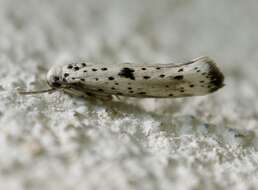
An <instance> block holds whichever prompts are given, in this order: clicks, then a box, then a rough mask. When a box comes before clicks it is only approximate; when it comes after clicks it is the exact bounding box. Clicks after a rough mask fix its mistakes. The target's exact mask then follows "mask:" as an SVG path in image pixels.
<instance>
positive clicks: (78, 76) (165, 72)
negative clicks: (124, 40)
mask: <svg viewBox="0 0 258 190" xmlns="http://www.w3.org/2000/svg"><path fill="white" fill-rule="evenodd" d="M47 83H48V85H49V86H50V89H47V90H41V91H31V92H20V93H21V94H36V93H44V92H53V91H56V90H62V91H64V92H65V93H68V94H72V95H76V96H81V97H86V98H87V97H95V98H100V99H112V97H113V96H125V97H137V98H179V97H188V96H202V95H206V94H209V93H212V92H215V91H217V90H218V89H220V88H222V87H223V86H224V76H223V74H222V72H221V71H220V70H219V68H218V67H217V66H216V64H215V62H214V61H212V60H211V59H210V58H208V57H200V58H197V59H194V60H192V61H189V62H186V63H181V64H172V63H169V64H132V63H124V64H111V65H104V64H94V63H85V62H82V63H74V64H68V65H62V66H54V67H52V68H51V69H50V70H49V72H48V74H47Z"/></svg>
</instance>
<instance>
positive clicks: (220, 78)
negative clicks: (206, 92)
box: [203, 57, 225, 92]
mask: <svg viewBox="0 0 258 190" xmlns="http://www.w3.org/2000/svg"><path fill="white" fill-rule="evenodd" d="M203 58H204V59H205V62H206V63H207V64H209V66H210V71H209V73H208V77H209V79H210V82H209V84H210V86H211V89H210V92H215V91H217V90H219V89H220V88H222V87H224V86H225V83H224V81H225V77H224V75H223V73H222V72H221V71H220V70H219V68H218V67H217V65H216V63H215V62H214V61H213V60H211V59H210V58H208V57H203Z"/></svg>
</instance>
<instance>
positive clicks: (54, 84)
mask: <svg viewBox="0 0 258 190" xmlns="http://www.w3.org/2000/svg"><path fill="white" fill-rule="evenodd" d="M51 85H52V86H53V87H56V88H59V87H60V86H61V84H60V83H58V82H53V83H52V84H51Z"/></svg>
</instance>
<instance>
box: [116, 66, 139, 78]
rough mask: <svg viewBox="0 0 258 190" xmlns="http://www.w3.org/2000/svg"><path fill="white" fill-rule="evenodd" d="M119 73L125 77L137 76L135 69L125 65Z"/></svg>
mask: <svg viewBox="0 0 258 190" xmlns="http://www.w3.org/2000/svg"><path fill="white" fill-rule="evenodd" d="M118 75H119V76H120V77H124V78H129V79H131V80H135V76H134V69H131V68H128V67H125V68H123V69H121V71H120V72H119V73H118Z"/></svg>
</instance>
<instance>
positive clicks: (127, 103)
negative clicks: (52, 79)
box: [0, 0, 258, 190]
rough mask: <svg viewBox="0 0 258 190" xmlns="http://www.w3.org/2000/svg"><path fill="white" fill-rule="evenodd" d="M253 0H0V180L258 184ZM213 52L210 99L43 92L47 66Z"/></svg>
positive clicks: (147, 185)
mask: <svg viewBox="0 0 258 190" xmlns="http://www.w3.org/2000/svg"><path fill="white" fill-rule="evenodd" d="M257 7H258V1H256V0H249V1H243V0H227V1H224V0H217V1H214V0H200V1H182V0H161V1H154V0H153V1H150V0H142V1H138V0H130V1H129V0H128V1H122V0H117V1H115V0H110V1H94V0H92V1H84V0H77V1H70V0H44V1H42V0H1V1H0V66H1V69H0V81H1V82H0V189H8V190H9V189H11V190H12V189H14V190H17V189H26V190H27V189H50V190H51V189H64V190H66V189H101V190H103V189H105V190H109V189H117V190H121V189H155V190H156V189H162V190H167V189H172V188H173V187H177V188H178V189H228V188H233V189H251V188H254V189H255V188H257V187H258V180H257V178H258V173H257V169H258V168H257V165H258V152H257V148H258V141H257V135H256V134H257V132H258V130H257V127H258V123H257V118H258V102H257V97H258V82H257V81H258V80H257V69H258V68H257V61H258V54H257V52H258V45H257V44H258V37H257V31H258V25H257V23H258V12H257ZM201 55H208V56H210V57H212V58H213V59H215V60H216V61H217V62H218V64H219V66H220V68H221V69H222V70H223V71H224V73H225V75H226V84H227V86H226V87H225V88H223V89H222V90H220V91H219V92H218V93H215V94H213V95H210V96H205V97H196V98H185V99H176V100H175V99H168V100H155V99H149V100H135V99H125V100H122V101H120V102H100V101H95V102H94V101H89V100H86V101H85V100H81V99H77V98H73V97H69V96H67V95H64V94H62V93H59V92H56V93H53V94H42V95H35V96H20V95H18V94H17V93H16V91H17V89H18V88H21V89H26V90H32V89H43V88H46V87H47V85H46V83H45V81H44V79H45V75H46V72H47V70H48V69H49V68H50V67H51V66H52V65H54V64H63V63H65V62H69V61H75V60H78V59H86V60H90V61H94V62H96V63H106V64H110V63H114V62H115V63H119V62H125V61H132V62H133V61H137V62H146V63H149V62H167V61H187V60H190V59H192V58H196V57H198V56H201Z"/></svg>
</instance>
